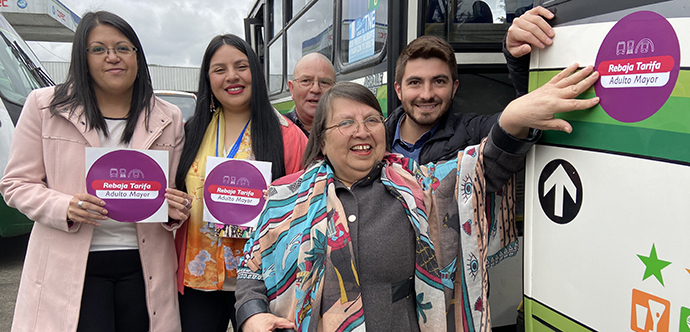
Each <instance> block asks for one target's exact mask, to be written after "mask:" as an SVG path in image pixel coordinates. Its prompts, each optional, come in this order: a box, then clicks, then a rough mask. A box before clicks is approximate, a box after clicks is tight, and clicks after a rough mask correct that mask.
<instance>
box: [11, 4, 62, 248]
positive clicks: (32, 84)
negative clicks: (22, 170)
mask: <svg viewBox="0 0 690 332" xmlns="http://www.w3.org/2000/svg"><path fill="white" fill-rule="evenodd" d="M0 38H2V40H0V174H3V173H4V172H5V166H7V159H8V157H9V151H10V145H11V144H12V135H13V133H14V126H15V125H16V124H17V120H18V119H19V114H20V113H21V111H22V107H23V106H24V102H25V101H26V97H28V96H29V92H31V90H33V89H37V88H41V87H46V86H50V85H54V83H53V81H52V80H51V79H50V77H49V76H48V74H47V73H46V71H45V70H44V68H43V66H42V65H41V62H40V61H39V60H38V58H37V57H36V55H35V54H34V53H33V51H32V50H31V49H30V48H29V46H28V45H27V44H26V43H25V42H24V40H23V39H22V38H21V37H19V34H17V32H16V31H15V30H14V28H12V26H11V25H10V24H9V23H8V22H7V20H6V19H5V18H4V17H3V16H2V15H0ZM0 216H2V217H1V218H0V236H2V237H9V236H15V235H20V234H26V233H28V232H29V231H30V230H31V226H32V225H33V222H32V221H30V220H29V219H27V218H26V217H25V216H24V215H23V214H21V213H20V212H19V211H17V210H16V209H12V208H10V207H8V206H7V205H6V204H5V201H4V200H0Z"/></svg>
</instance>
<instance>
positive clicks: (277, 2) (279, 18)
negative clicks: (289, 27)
mask: <svg viewBox="0 0 690 332" xmlns="http://www.w3.org/2000/svg"><path fill="white" fill-rule="evenodd" d="M272 2H273V6H271V7H269V8H271V10H270V11H269V13H270V15H271V16H270V17H269V20H270V23H269V24H272V27H273V29H271V36H270V38H273V37H274V36H275V35H276V34H277V33H278V32H279V31H280V30H282V29H283V0H273V1H272ZM270 38H269V39H270Z"/></svg>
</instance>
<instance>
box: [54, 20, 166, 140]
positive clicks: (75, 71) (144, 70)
mask: <svg viewBox="0 0 690 332" xmlns="http://www.w3.org/2000/svg"><path fill="white" fill-rule="evenodd" d="M100 25H109V26H111V27H113V28H115V29H116V30H118V31H120V32H121V33H122V34H123V35H124V36H125V37H127V39H129V41H130V42H131V43H132V45H134V47H136V49H137V51H136V52H135V54H136V57H137V68H138V69H137V78H136V79H135V80H134V85H133V89H132V90H133V91H132V102H131V104H130V106H129V113H128V114H127V121H126V124H125V130H124V132H123V133H122V138H121V139H120V142H122V143H125V144H127V143H129V141H130V140H131V139H132V135H133V134H134V128H135V127H136V125H137V121H138V120H139V116H140V115H141V113H142V112H143V113H144V116H145V117H146V118H145V120H146V121H145V123H146V128H147V129H148V125H149V115H150V113H151V100H152V98H153V86H152V85H151V76H150V75H149V67H148V65H147V63H146V57H145V56H144V49H143V48H142V46H141V42H140V41H139V37H137V34H136V32H134V29H132V26H130V25H129V23H127V21H125V20H123V19H122V18H121V17H119V16H117V15H115V14H113V13H111V12H106V11H98V12H89V13H86V14H85V15H84V17H82V19H81V21H79V25H78V26H77V31H76V32H75V33H74V42H73V43H72V56H71V59H70V65H69V71H68V72H67V79H66V80H65V83H63V84H60V85H58V86H57V87H55V93H54V94H53V99H52V100H51V102H50V105H49V106H48V108H49V110H50V113H51V114H52V115H58V114H59V113H61V112H69V115H70V116H72V115H74V113H75V111H76V109H77V108H78V107H80V106H81V107H83V108H84V117H85V121H86V126H87V128H88V129H89V130H92V129H96V130H98V131H100V132H102V133H103V134H104V135H105V136H106V137H107V136H108V125H107V124H106V123H105V118H104V117H103V115H102V114H101V111H100V109H99V108H98V102H97V100H96V94H95V93H94V90H93V87H92V86H91V75H90V74H89V64H88V61H87V59H86V57H87V56H89V55H88V54H87V53H86V48H87V46H88V45H87V40H88V39H89V34H90V33H91V31H92V30H93V29H94V28H96V27H97V26H100Z"/></svg>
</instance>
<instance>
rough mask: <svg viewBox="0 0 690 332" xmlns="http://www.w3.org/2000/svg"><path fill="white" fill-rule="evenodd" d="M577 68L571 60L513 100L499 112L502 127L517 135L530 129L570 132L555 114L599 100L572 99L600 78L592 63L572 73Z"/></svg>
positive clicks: (566, 123)
mask: <svg viewBox="0 0 690 332" xmlns="http://www.w3.org/2000/svg"><path fill="white" fill-rule="evenodd" d="M577 68H578V64H577V63H574V64H572V65H570V66H568V68H566V69H564V70H563V71H561V72H560V73H558V74H557V75H556V76H554V77H553V78H552V79H551V80H550V81H549V82H548V83H546V84H544V85H543V86H541V87H540V88H538V89H536V90H534V91H532V92H530V93H528V94H526V95H524V96H522V97H520V98H518V99H515V100H513V101H512V102H511V103H510V104H508V107H506V109H505V110H504V111H503V114H501V118H500V119H499V124H500V125H501V128H503V130H505V131H506V132H507V133H509V134H511V135H513V136H515V137H520V138H525V137H527V134H528V132H529V128H535V129H541V130H560V131H565V132H567V133H570V132H572V130H573V129H572V126H570V124H569V123H568V122H567V121H565V120H563V119H556V118H554V115H555V114H556V113H562V112H570V111H575V110H582V109H587V108H591V107H594V106H595V105H596V104H598V103H599V97H594V98H590V99H575V97H577V96H578V95H580V94H581V93H582V92H584V91H585V90H587V89H589V87H591V86H592V85H593V84H594V83H595V82H596V81H597V80H598V79H599V73H598V72H595V71H594V67H592V66H591V65H590V66H587V67H585V68H584V69H582V70H580V71H578V72H575V71H576V70H577Z"/></svg>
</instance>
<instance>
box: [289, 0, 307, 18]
mask: <svg viewBox="0 0 690 332" xmlns="http://www.w3.org/2000/svg"><path fill="white" fill-rule="evenodd" d="M309 2H310V0H292V15H296V14H297V13H299V11H300V10H302V8H304V6H306V5H307V3H309Z"/></svg>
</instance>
